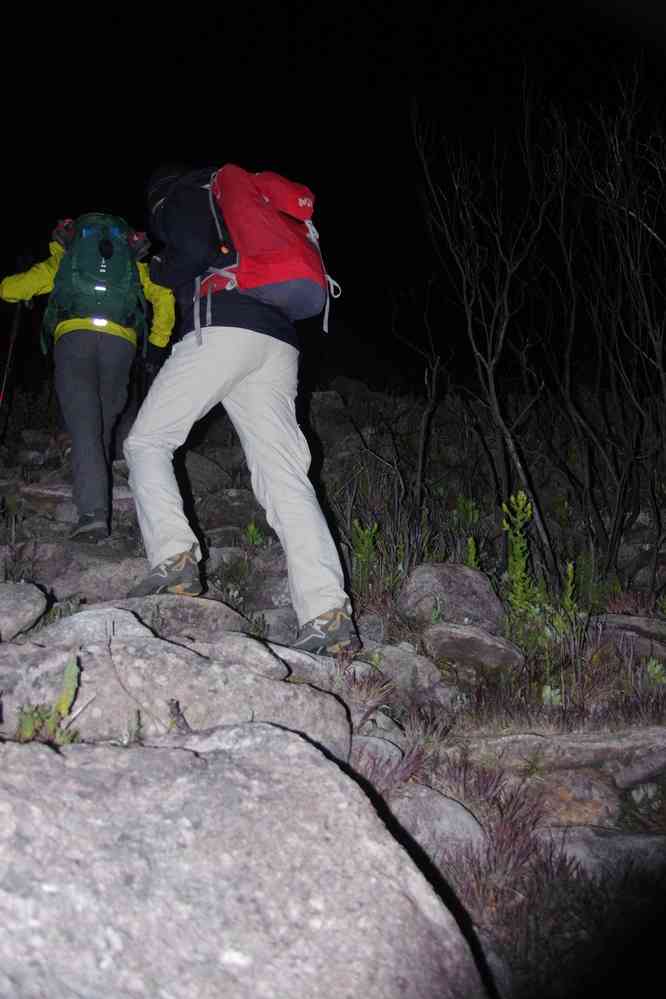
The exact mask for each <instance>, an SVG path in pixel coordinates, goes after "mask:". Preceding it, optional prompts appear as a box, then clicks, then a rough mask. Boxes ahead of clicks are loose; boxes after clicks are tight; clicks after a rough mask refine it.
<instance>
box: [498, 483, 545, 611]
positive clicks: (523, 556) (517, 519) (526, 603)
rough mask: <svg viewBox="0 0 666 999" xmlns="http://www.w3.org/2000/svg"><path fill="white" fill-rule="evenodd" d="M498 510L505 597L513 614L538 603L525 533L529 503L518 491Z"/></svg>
mask: <svg viewBox="0 0 666 999" xmlns="http://www.w3.org/2000/svg"><path fill="white" fill-rule="evenodd" d="M502 512H503V513H504V519H503V520H502V530H504V531H506V533H507V536H508V539H509V558H508V566H507V571H508V593H507V600H508V602H509V605H510V607H511V610H512V611H513V612H514V614H518V615H524V614H529V613H530V612H532V611H533V610H534V609H535V608H536V607H537V606H538V605H539V590H538V587H537V585H536V584H535V582H534V580H533V578H532V575H531V573H530V569H529V546H528V543H527V537H526V534H525V530H526V528H527V525H528V524H529V523H530V521H531V519H532V504H531V503H530V501H529V500H528V498H527V496H526V494H525V493H524V492H522V491H521V492H518V493H516V494H515V495H514V496H511V497H509V502H508V503H503V504H502Z"/></svg>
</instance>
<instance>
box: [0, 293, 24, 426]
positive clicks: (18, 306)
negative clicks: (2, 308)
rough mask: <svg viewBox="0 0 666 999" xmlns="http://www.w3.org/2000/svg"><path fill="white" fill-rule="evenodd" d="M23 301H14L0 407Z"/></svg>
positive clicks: (0, 394) (3, 399) (3, 397)
mask: <svg viewBox="0 0 666 999" xmlns="http://www.w3.org/2000/svg"><path fill="white" fill-rule="evenodd" d="M22 305H23V302H17V303H16V309H15V310H14V318H13V319H12V328H11V332H10V334H9V350H8V351H7V360H6V362H5V370H4V374H3V376H2V386H0V409H1V408H2V405H3V403H4V401H5V391H6V389H7V380H8V378H9V370H10V368H11V365H12V356H13V354H14V345H15V343H16V338H17V336H18V331H19V326H20V324H21V307H22Z"/></svg>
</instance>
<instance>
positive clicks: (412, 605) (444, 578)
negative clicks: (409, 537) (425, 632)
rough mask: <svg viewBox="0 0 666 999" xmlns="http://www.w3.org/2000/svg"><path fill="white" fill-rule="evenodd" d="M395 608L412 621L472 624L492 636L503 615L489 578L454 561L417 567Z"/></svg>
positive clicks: (495, 632)
mask: <svg viewBox="0 0 666 999" xmlns="http://www.w3.org/2000/svg"><path fill="white" fill-rule="evenodd" d="M398 610H399V611H400V613H401V614H403V615H404V617H405V618H406V619H407V620H408V621H411V622H413V623H415V624H419V625H427V624H437V623H438V622H440V621H444V622H447V623H449V624H464V625H468V624H471V625H476V626H477V627H479V628H483V629H484V630H485V631H488V632H490V634H491V635H497V634H499V633H500V632H501V630H502V626H503V623H504V617H505V614H504V606H503V604H502V601H501V600H500V599H499V597H498V596H497V594H496V593H495V591H494V590H493V588H492V586H491V585H490V580H489V579H488V577H487V576H485V575H484V574H483V573H482V572H479V571H478V570H477V569H470V568H469V567H468V566H466V565H460V564H458V563H454V562H424V563H423V564H422V565H419V566H417V567H416V569H414V571H413V572H412V573H410V575H409V577H408V578H407V579H406V580H405V582H404V584H403V587H402V590H401V592H400V595H399V597H398Z"/></svg>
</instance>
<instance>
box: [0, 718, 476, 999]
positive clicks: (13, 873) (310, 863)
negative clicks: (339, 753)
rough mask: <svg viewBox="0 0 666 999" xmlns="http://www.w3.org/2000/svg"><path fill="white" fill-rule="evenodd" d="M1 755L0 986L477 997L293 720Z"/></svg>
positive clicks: (152, 993)
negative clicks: (153, 743) (170, 741)
mask: <svg viewBox="0 0 666 999" xmlns="http://www.w3.org/2000/svg"><path fill="white" fill-rule="evenodd" d="M174 745H178V743H177V742H176V743H174ZM0 759H1V763H0V840H1V842H2V851H1V852H0V858H1V860H0V921H1V922H2V926H3V932H2V934H0V994H1V995H4V996H12V997H15V999H37V997H41V996H47V995H48V996H49V997H50V999H70V997H71V996H74V995H77V996H90V997H92V996H104V997H105V999H124V997H126V996H132V997H133V999H156V997H157V996H163V997H167V996H168V997H169V999H192V997H194V996H196V997H197V999H219V997H221V996H224V997H225V999H257V997H258V996H262V997H263V999H284V997H285V996H289V997H290V999H340V997H341V996H358V997H363V999H427V997H428V999H429V997H433V999H434V997H437V999H481V997H482V996H485V995H486V992H485V990H484V989H483V987H482V985H481V981H480V978H479V974H478V972H477V969H476V966H475V964H474V961H473V959H472V955H471V951H470V949H469V947H468V944H467V942H466V941H465V939H464V938H463V935H462V933H461V931H460V929H459V927H458V925H457V923H456V922H455V920H454V918H453V916H452V915H451V913H450V912H449V911H448V909H447V908H446V907H445V905H444V904H443V902H442V901H441V900H440V898H439V897H438V896H437V895H436V894H435V892H434V891H433V889H432V888H431V886H430V885H429V884H428V882H427V881H426V880H425V878H424V877H423V875H422V874H421V873H420V872H419V871H418V870H417V868H416V867H415V865H414V863H413V862H412V861H411V859H410V858H409V856H408V854H407V852H406V851H404V850H403V849H402V848H401V847H400V846H399V845H398V843H397V842H396V841H395V840H394V839H393V837H392V836H391V834H390V833H389V831H388V830H387V828H386V827H385V826H384V824H383V822H382V821H381V819H380V818H379V817H378V816H377V814H376V813H375V810H374V808H373V806H372V805H371V803H370V801H369V800H368V798H367V797H366V796H365V794H364V793H363V792H362V791H361V789H360V788H359V787H358V786H357V785H356V784H355V783H354V782H353V781H352V780H351V779H350V778H349V777H347V776H346V775H345V774H344V773H343V771H342V770H341V769H340V768H339V767H338V766H336V765H335V764H334V763H332V762H330V761H329V760H327V759H326V757H325V756H324V755H323V754H322V753H321V752H319V751H318V750H317V749H315V748H314V747H313V746H311V745H309V744H308V742H307V741H306V740H304V739H302V738H301V737H300V736H298V735H295V734H293V733H290V732H285V731H281V730H280V729H278V728H275V727H273V726H270V725H259V724H252V723H249V724H246V725H239V726H229V727H227V728H223V729H219V730H216V731H214V732H211V733H208V734H207V735H197V736H190V737H189V738H186V737H181V738H180V743H179V748H169V746H168V745H167V744H164V745H162V746H160V748H150V747H142V748H121V747H113V746H85V745H75V746H67V747H65V748H64V749H62V751H61V752H60V753H54V752H53V751H52V750H51V749H49V748H47V747H45V746H39V745H35V744H32V745H28V746H18V745H13V744H5V745H0Z"/></svg>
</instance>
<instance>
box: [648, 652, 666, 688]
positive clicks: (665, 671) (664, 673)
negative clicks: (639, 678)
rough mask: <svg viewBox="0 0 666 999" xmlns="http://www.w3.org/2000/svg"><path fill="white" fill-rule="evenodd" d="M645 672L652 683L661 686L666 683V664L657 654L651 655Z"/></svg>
mask: <svg viewBox="0 0 666 999" xmlns="http://www.w3.org/2000/svg"><path fill="white" fill-rule="evenodd" d="M645 672H646V673H647V675H648V678H649V680H650V682H651V683H653V684H655V685H657V686H661V685H662V684H665V683H666V666H664V663H663V662H662V660H661V659H657V657H656V656H649V658H648V659H647V660H646V662H645Z"/></svg>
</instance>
